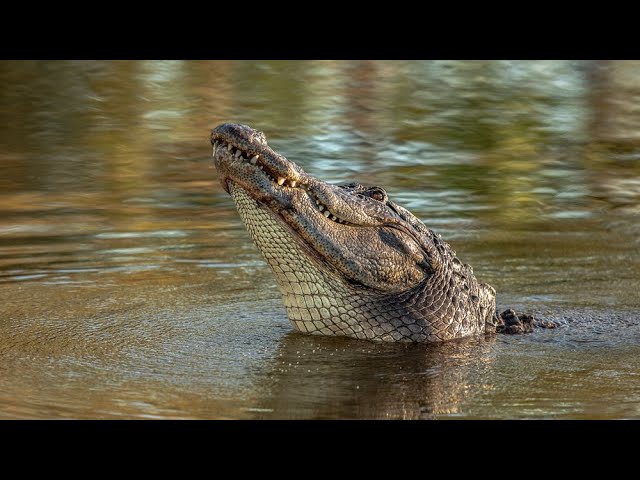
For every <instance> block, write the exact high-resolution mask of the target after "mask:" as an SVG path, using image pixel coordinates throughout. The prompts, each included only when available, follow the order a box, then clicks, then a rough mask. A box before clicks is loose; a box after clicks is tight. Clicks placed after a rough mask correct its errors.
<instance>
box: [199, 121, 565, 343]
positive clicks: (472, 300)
mask: <svg viewBox="0 0 640 480" xmlns="http://www.w3.org/2000/svg"><path fill="white" fill-rule="evenodd" d="M211 144H212V146H213V159H214V164H215V167H216V169H217V171H218V175H219V178H220V181H221V183H222V186H223V187H224V189H225V190H226V191H227V192H228V193H229V194H230V195H231V196H232V197H233V199H234V201H235V204H236V207H237V209H238V212H239V214H240V217H241V218H242V220H243V222H244V223H245V225H246V227H247V230H248V231H249V234H250V235H251V237H252V238H253V241H254V242H255V244H256V245H257V247H258V248H259V249H260V251H261V252H262V255H263V257H264V258H265V260H266V261H267V263H268V264H269V266H270V267H271V270H272V271H273V273H274V275H275V278H276V281H277V283H278V287H279V289H280V293H281V294H282V299H283V302H284V305H285V307H286V310H287V316H288V317H289V320H290V321H291V323H292V325H293V327H294V328H295V329H297V330H300V331H302V332H308V333H311V334H316V335H339V336H347V337H353V338H359V339H370V340H381V341H399V342H422V343H429V342H441V341H445V340H451V339H454V338H461V337H467V336H472V335H485V334H495V333H496V332H503V333H526V332H529V331H532V330H533V328H534V327H536V326H541V327H546V328H552V327H554V326H555V325H554V324H553V323H552V322H547V321H538V320H536V319H534V318H533V317H532V316H530V315H520V316H519V315H517V314H516V313H515V312H514V311H513V310H507V311H505V312H503V313H502V314H500V315H498V314H497V312H496V292H495V290H494V289H493V288H492V287H491V286H489V285H487V284H486V283H480V282H478V280H477V279H476V277H475V276H474V274H473V269H472V268H471V266H470V265H468V264H465V263H463V262H461V261H460V260H459V259H458V257H457V256H456V252H454V251H453V250H452V249H451V247H450V246H449V245H448V244H447V243H446V242H445V241H443V240H442V238H441V236H440V235H439V234H437V233H435V232H434V231H433V230H431V229H429V228H427V226H425V225H424V224H423V223H422V222H421V221H420V220H419V219H418V218H416V217H415V216H414V215H413V214H411V213H410V212H409V211H408V210H406V209H405V208H403V207H401V206H400V205H397V204H396V203H394V202H393V201H391V200H390V199H389V197H388V195H387V193H386V192H385V190H384V189H383V188H380V187H377V186H365V185H361V184H359V183H348V184H344V185H330V184H328V183H325V182H323V181H321V180H319V179H317V178H315V177H313V176H311V175H309V174H307V173H305V172H304V171H303V170H302V168H300V167H299V166H298V165H296V164H295V163H293V162H292V161H290V160H287V159H286V158H285V157H284V156H282V155H281V154H279V153H278V152H276V151H274V150H273V149H272V148H271V147H269V145H268V144H267V140H266V137H265V135H264V134H263V133H262V132H259V131H257V130H254V129H253V128H250V127H248V126H246V125H239V124H231V123H225V124H222V125H219V126H218V127H216V128H215V129H214V130H213V131H212V132H211Z"/></svg>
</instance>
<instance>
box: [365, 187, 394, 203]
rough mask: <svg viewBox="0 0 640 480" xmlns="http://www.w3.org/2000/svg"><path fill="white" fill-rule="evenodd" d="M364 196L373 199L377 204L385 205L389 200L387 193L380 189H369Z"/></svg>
mask: <svg viewBox="0 0 640 480" xmlns="http://www.w3.org/2000/svg"><path fill="white" fill-rule="evenodd" d="M365 194H366V195H367V196H368V197H369V198H373V199H374V200H377V201H378V202H383V203H386V202H387V200H388V199H389V197H387V192H385V191H384V190H383V189H382V188H380V187H373V188H370V189H369V190H368V191H367V192H366V193H365Z"/></svg>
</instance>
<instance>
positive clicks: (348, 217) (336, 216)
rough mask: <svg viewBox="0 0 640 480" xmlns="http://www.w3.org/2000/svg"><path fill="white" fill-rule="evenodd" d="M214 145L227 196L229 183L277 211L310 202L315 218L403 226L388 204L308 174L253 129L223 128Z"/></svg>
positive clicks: (217, 131)
mask: <svg viewBox="0 0 640 480" xmlns="http://www.w3.org/2000/svg"><path fill="white" fill-rule="evenodd" d="M211 144H212V146H213V158H214V163H215V166H216V169H217V170H218V172H219V174H220V181H221V183H222V186H223V187H224V189H225V190H226V191H227V193H229V185H228V182H229V181H233V182H234V183H236V184H238V185H240V186H241V187H242V188H243V189H244V190H246V191H247V192H248V193H249V194H251V196H252V197H253V198H254V199H255V200H257V201H260V202H261V203H265V204H268V205H271V206H272V207H274V208H277V207H278V206H279V207H280V208H291V207H292V204H293V203H297V204H300V203H308V204H309V205H310V207H312V210H315V211H316V213H317V214H319V215H320V216H323V217H325V218H326V219H327V220H330V221H333V222H337V223H342V224H351V225H357V226H383V225H395V224H398V223H401V222H400V218H399V217H398V215H396V214H395V212H393V210H391V209H389V208H388V207H386V206H385V205H384V204H382V203H380V202H376V201H373V200H371V199H363V198H360V197H358V196H355V195H351V194H349V192H347V191H345V190H344V189H342V188H340V187H337V186H335V185H330V184H328V183H325V182H323V181H321V180H318V179H317V178H314V177H312V176H311V175H308V174H307V173H305V172H304V170H302V168H300V167H299V166H298V165H296V164H295V163H294V162H291V161H290V160H288V159H287V158H285V157H284V156H282V155H280V154H279V153H278V152H276V151H274V150H273V149H271V147H269V145H268V144H267V141H266V139H265V137H264V135H263V134H262V133H261V132H258V131H257V130H254V129H252V128H250V127H247V126H245V125H238V124H228V123H226V124H222V125H220V126H218V127H216V128H215V129H214V130H213V131H212V132H211ZM276 204H278V205H276ZM323 220H324V219H323Z"/></svg>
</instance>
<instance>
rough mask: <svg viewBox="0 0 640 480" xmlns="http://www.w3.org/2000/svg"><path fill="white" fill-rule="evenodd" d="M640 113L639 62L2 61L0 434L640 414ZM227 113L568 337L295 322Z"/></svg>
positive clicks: (511, 303) (503, 299)
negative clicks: (364, 195)
mask: <svg viewBox="0 0 640 480" xmlns="http://www.w3.org/2000/svg"><path fill="white" fill-rule="evenodd" d="M639 104H640V63H637V62H558V61H553V62H531V61H529V62H526V61H525V62H479V61H475V62H460V61H456V62H248V61H243V62H231V61H222V62H193V61H187V62H158V61H130V62H86V61H70V62H66V61H65V62H63V61H45V62H6V61H5V62H0V123H1V125H2V128H1V129H0V418H242V419H244V418H638V417H640V296H639V293H638V292H639V291H640V281H639V278H640V256H639V250H640V222H639V217H640V161H639V160H640V110H638V108H637V105H639ZM225 121H233V122H239V123H247V124H249V125H252V126H254V127H255V128H258V129H260V130H263V131H264V132H265V133H266V135H267V138H268V139H269V142H270V144H271V145H272V146H273V147H274V148H276V149H277V150H278V151H280V152H281V153H283V154H284V155H286V156H287V157H288V158H290V159H292V160H294V161H296V162H297V163H299V164H300V165H301V166H303V168H305V170H306V171H308V172H309V173H311V174H313V175H316V176H318V177H320V178H322V179H325V180H327V181H332V182H341V181H348V180H359V181H361V182H363V183H371V184H379V185H381V186H384V187H385V188H386V189H387V191H388V193H389V195H390V197H391V198H392V199H394V200H395V201H396V202H397V203H399V204H401V205H403V206H405V207H407V208H409V209H410V210H411V211H412V212H413V213H414V214H416V215H417V216H418V217H420V218H421V219H422V220H423V221H425V223H427V224H428V225H429V226H431V227H432V228H434V229H435V230H436V231H437V232H439V233H441V234H442V236H443V237H444V238H445V239H446V240H447V241H448V242H449V243H450V244H451V245H452V247H453V248H454V249H455V250H456V251H457V252H458V255H459V256H460V257H461V259H462V260H463V261H465V262H469V263H471V264H472V265H473V266H474V270H475V273H476V275H477V276H478V277H479V278H480V279H481V280H482V281H486V282H488V283H490V284H491V285H493V286H494V287H495V288H496V290H497V291H498V303H499V305H500V306H501V307H507V306H509V307H514V308H516V309H520V310H524V311H530V312H534V313H536V314H538V315H541V316H545V317H547V318H553V319H556V320H559V321H560V322H561V323H562V327H561V328H559V329H557V330H549V331H544V330H543V331H537V332H535V333H533V334H529V335H524V336H497V337H495V338H486V339H471V340H463V341H456V342H450V343H447V344H444V345H437V346H424V345H396V344H384V345H381V344H376V343H370V342H362V341H354V340H348V339H341V338H316V337H310V336H306V335H302V334H297V333H294V332H292V330H291V327H290V325H289V322H288V320H287V319H286V316H285V312H284V308H283V306H282V304H281V302H280V298H279V294H278V290H277V287H276V285H275V282H274V280H273V278H272V276H271V274H270V271H269V270H268V267H267V266H266V265H265V264H264V262H263V261H262V259H261V257H260V254H259V252H258V251H257V249H256V248H255V247H254V246H253V244H252V243H251V241H250V239H249V237H248V234H247V233H246V231H245V230H244V226H243V225H242V224H241V222H240V220H239V217H238V215H237V212H236V211H235V207H234V205H233V203H232V201H231V199H230V197H229V196H228V195H227V194H226V193H225V192H224V191H223V190H222V188H221V186H220V184H219V183H218V181H217V176H216V172H215V170H214V169H213V167H212V163H211V158H210V154H211V149H210V145H209V140H208V137H209V131H210V129H211V128H213V127H214V126H216V125H217V124H219V123H222V122H225Z"/></svg>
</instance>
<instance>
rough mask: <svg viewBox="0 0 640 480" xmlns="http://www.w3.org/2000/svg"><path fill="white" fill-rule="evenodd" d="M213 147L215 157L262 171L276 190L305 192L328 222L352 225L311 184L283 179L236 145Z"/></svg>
mask: <svg viewBox="0 0 640 480" xmlns="http://www.w3.org/2000/svg"><path fill="white" fill-rule="evenodd" d="M212 145H213V157H214V158H215V157H216V154H218V155H221V156H222V158H225V159H226V160H227V161H235V162H243V163H246V164H249V165H251V166H252V167H253V168H257V169H258V170H260V171H261V172H262V173H263V174H264V175H265V176H266V177H267V178H268V179H269V180H270V181H271V182H272V183H273V184H274V188H282V189H284V188H286V189H296V190H298V191H300V190H302V191H304V192H305V193H306V194H307V195H308V197H309V199H310V200H311V204H312V205H315V208H316V209H317V211H318V212H319V213H320V214H321V215H323V216H324V217H325V218H326V219H327V220H330V221H333V222H336V223H340V224H343V225H352V224H351V223H350V222H348V221H346V220H344V219H343V218H340V217H339V216H337V215H335V214H334V213H333V212H331V211H330V210H329V208H328V207H327V206H326V205H325V204H324V203H323V202H322V201H321V200H320V198H319V197H318V196H317V195H316V194H315V193H314V192H313V189H312V188H311V187H310V186H309V184H307V183H305V182H302V181H300V180H294V179H292V178H288V177H283V176H281V175H280V174H279V173H278V172H276V171H275V169H274V168H273V167H271V166H270V165H269V164H268V162H267V161H266V160H265V159H264V158H263V157H262V156H261V155H260V154H259V153H252V152H248V151H245V150H243V149H241V148H240V147H236V146H235V145H233V144H231V143H229V142H225V141H223V140H214V141H212Z"/></svg>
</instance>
